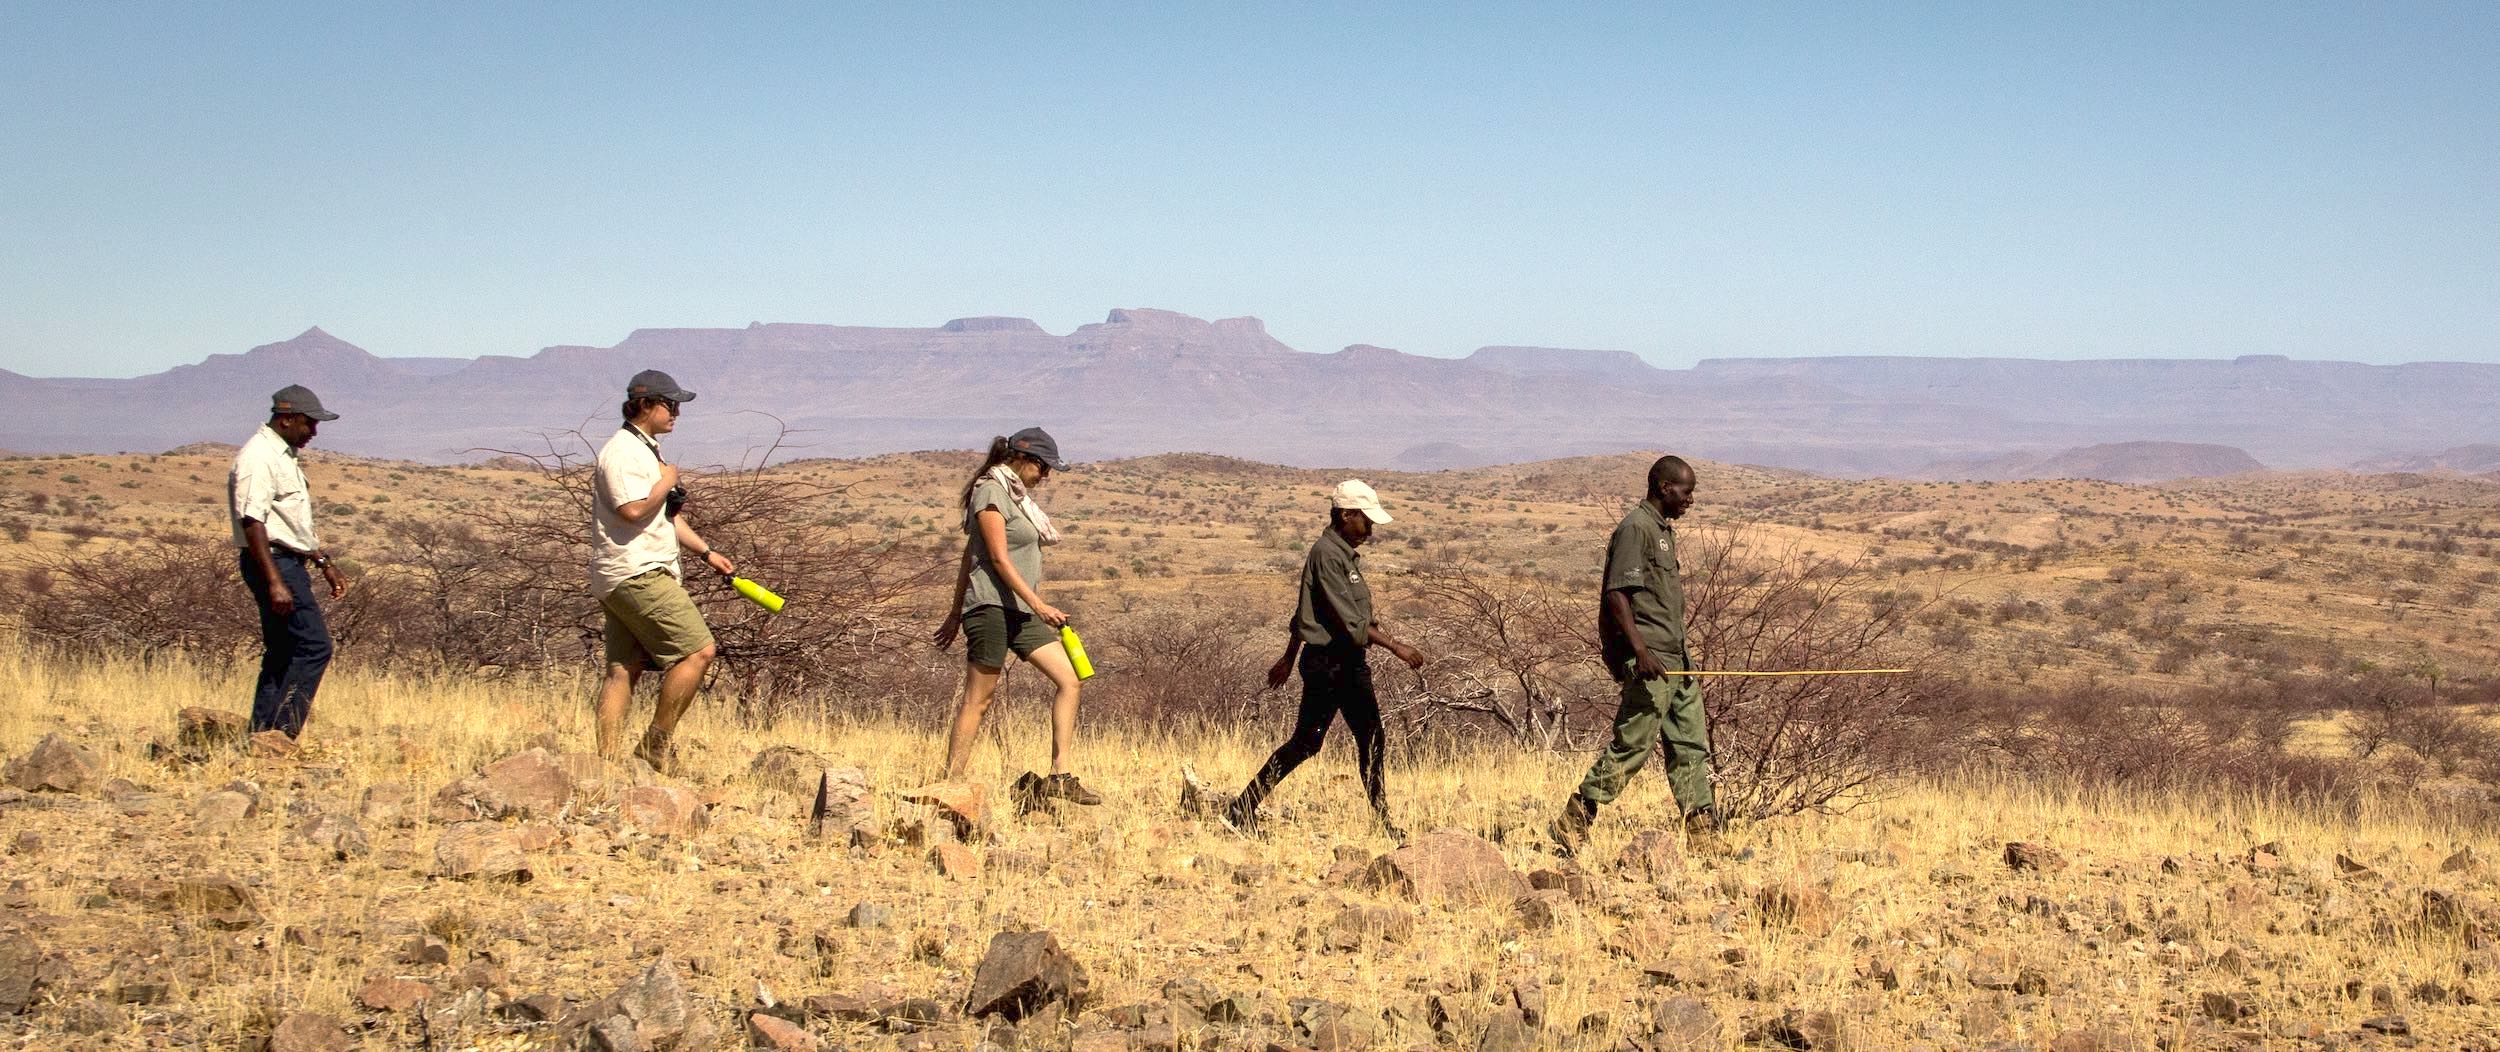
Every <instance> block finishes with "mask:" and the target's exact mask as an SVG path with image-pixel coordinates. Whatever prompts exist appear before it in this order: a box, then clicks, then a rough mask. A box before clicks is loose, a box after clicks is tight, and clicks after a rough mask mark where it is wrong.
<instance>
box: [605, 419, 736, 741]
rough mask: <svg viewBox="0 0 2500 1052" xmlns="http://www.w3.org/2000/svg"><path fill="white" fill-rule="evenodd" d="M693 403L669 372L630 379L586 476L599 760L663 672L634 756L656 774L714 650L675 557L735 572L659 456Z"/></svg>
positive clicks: (674, 471) (669, 466)
mask: <svg viewBox="0 0 2500 1052" xmlns="http://www.w3.org/2000/svg"><path fill="white" fill-rule="evenodd" d="M691 401H694V392H692V391H689V390H686V389H685V388H682V387H679V386H678V385H677V381H676V380H674V379H671V378H670V377H669V375H668V374H667V373H664V372H661V371H659V370H657V369H645V370H643V371H642V372H639V373H636V374H634V379H633V381H632V382H631V383H628V384H627V385H626V387H625V404H624V406H623V408H622V410H621V411H622V413H623V416H624V418H625V419H624V423H623V425H622V426H620V427H618V428H617V430H616V434H614V435H612V436H610V437H609V438H608V442H607V444H606V445H604V446H602V447H600V449H599V459H598V462H597V466H596V467H595V468H594V469H593V471H592V478H591V490H592V492H591V508H590V520H591V529H590V533H591V558H590V594H591V595H592V596H593V597H595V598H597V599H598V600H599V608H600V610H601V611H602V612H604V614H605V615H606V621H607V628H606V649H607V674H606V676H605V677H604V678H603V679H602V680H601V681H600V684H599V701H598V715H599V754H600V755H602V756H613V755H614V754H615V749H616V748H617V747H618V745H619V744H620V741H619V739H621V738H622V737H623V736H624V732H625V709H626V707H627V706H628V705H630V704H632V702H633V698H634V685H635V684H637V683H639V682H641V680H642V673H643V670H644V669H646V668H655V669H660V670H662V672H661V675H660V698H659V701H658V702H657V703H656V704H655V705H654V706H653V709H652V712H651V727H650V729H649V730H647V731H645V732H644V733H643V736H642V743H641V744H640V745H639V746H637V747H636V748H635V749H634V755H635V756H637V757H640V758H641V759H642V761H643V762H645V763H648V764H650V765H651V766H652V768H653V769H655V770H665V769H666V768H667V765H668V746H669V739H670V738H671V736H673V735H674V734H675V733H676V731H677V720H678V718H679V717H682V716H684V715H685V714H686V707H687V706H688V705H690V704H692V703H693V702H694V692H695V688H697V687H700V686H702V685H703V672H704V670H705V669H708V668H710V667H711V665H712V657H713V655H714V654H716V653H718V652H719V648H718V647H717V646H716V645H715V644H714V643H713V642H712V629H711V626H709V625H707V624H704V622H703V614H702V612H701V611H699V610H696V609H695V605H694V598H693V597H692V596H690V595H688V594H686V586H685V582H684V580H683V579H682V577H683V574H684V570H683V569H682V568H681V567H680V566H679V564H678V552H679V550H680V549H681V548H691V549H693V550H694V554H695V557H696V558H698V559H701V560H703V561H704V564H705V565H707V566H710V567H711V568H712V569H714V570H718V571H720V572H721V573H722V574H723V575H728V574H732V573H736V572H737V570H738V567H737V564H736V563H733V562H731V561H730V560H729V557H728V556H726V555H723V554H721V553H720V552H717V551H714V550H712V546H711V545H709V544H706V543H704V540H703V537H702V535H700V534H697V533H696V532H694V527H693V526H690V525H688V524H687V523H686V520H685V519H684V518H682V517H680V516H679V515H678V514H677V512H678V506H679V505H680V504H682V503H684V501H685V491H684V490H683V489H680V488H678V485H677V465H675V464H671V463H668V462H667V461H665V460H662V459H661V458H660V436H662V435H665V434H668V433H670V432H672V431H675V430H677V407H678V406H679V404H681V403H685V402H691Z"/></svg>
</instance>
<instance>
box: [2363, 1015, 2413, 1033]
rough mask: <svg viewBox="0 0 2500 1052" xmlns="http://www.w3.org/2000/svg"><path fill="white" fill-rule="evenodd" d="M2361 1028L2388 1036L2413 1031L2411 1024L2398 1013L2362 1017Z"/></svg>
mask: <svg viewBox="0 0 2500 1052" xmlns="http://www.w3.org/2000/svg"><path fill="white" fill-rule="evenodd" d="M2361 1029H2363V1030H2367V1031H2369V1032H2371V1033H2373V1034H2385V1035H2387V1036H2389V1037H2404V1036H2406V1035H2408V1034H2411V1033H2413V1026H2412V1024H2410V1023H2407V1022H2405V1018H2404V1017H2403V1016H2400V1015H2383V1016H2378V1017H2375V1018H2371V1019H2364V1020H2362V1021H2361Z"/></svg>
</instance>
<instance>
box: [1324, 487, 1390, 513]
mask: <svg viewBox="0 0 2500 1052" xmlns="http://www.w3.org/2000/svg"><path fill="white" fill-rule="evenodd" d="M1328 506H1329V507H1331V508H1340V509H1342V508H1353V509H1355V510H1357V511H1360V512H1362V513H1363V517H1364V518H1366V519H1370V520H1372V521H1373V522H1379V523H1387V522H1394V521H1396V520H1394V519H1391V518H1390V517H1389V513H1388V512H1387V511H1384V510H1382V509H1381V507H1380V494H1379V493H1377V492H1374V491H1373V490H1372V488H1371V487H1370V486H1367V485H1364V484H1363V480H1362V479H1347V480H1345V481H1343V482H1340V483H1337V488H1336V489H1335V490H1333V491H1331V492H1330V493H1329V494H1328Z"/></svg>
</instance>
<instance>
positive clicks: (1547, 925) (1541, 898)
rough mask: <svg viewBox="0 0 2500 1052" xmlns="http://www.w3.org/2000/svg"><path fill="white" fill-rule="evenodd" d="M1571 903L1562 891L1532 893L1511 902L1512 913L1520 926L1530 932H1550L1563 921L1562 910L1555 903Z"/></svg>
mask: <svg viewBox="0 0 2500 1052" xmlns="http://www.w3.org/2000/svg"><path fill="white" fill-rule="evenodd" d="M1556 899H1561V900H1562V901H1564V902H1568V901H1570V900H1569V899H1568V898H1566V897H1564V894H1563V892H1560V891H1532V892H1529V893H1527V894H1525V895H1521V896H1519V897H1518V898H1515V899H1512V900H1511V901H1510V911H1511V913H1512V914H1514V915H1516V916H1517V917H1518V918H1519V926H1520V927H1521V928H1524V929H1526V930H1528V931H1550V930H1552V929H1553V927H1554V925H1556V924H1558V923H1560V922H1561V920H1562V908H1561V906H1560V905H1559V904H1558V903H1557V902H1556V901H1555V900H1556Z"/></svg>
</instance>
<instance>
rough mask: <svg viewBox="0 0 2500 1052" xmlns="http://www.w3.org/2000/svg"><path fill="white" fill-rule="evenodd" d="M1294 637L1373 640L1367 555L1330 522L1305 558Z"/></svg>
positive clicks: (1358, 644) (1355, 642)
mask: <svg viewBox="0 0 2500 1052" xmlns="http://www.w3.org/2000/svg"><path fill="white" fill-rule="evenodd" d="M1293 634H1294V638H1296V639H1300V640H1301V641H1302V642H1303V645H1305V646H1314V647H1352V648H1355V649H1358V650H1359V649H1361V648H1363V647H1367V646H1370V645H1371V642H1372V586H1371V585H1370V584H1369V583H1366V582H1365V581H1364V580H1363V556H1362V554H1361V553H1359V552H1356V551H1355V550H1354V546H1353V545H1351V544H1347V543H1346V539H1345V535H1344V534H1341V533H1338V532H1337V528H1336V527H1334V526H1330V527H1328V528H1327V529H1324V530H1321V531H1320V532H1319V539H1318V540H1316V541H1312V542H1311V553H1310V554H1309V555H1307V556H1304V557H1303V559H1302V600H1301V602H1300V603H1299V604H1298V605H1296V606H1295V607H1294V611H1293Z"/></svg>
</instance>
